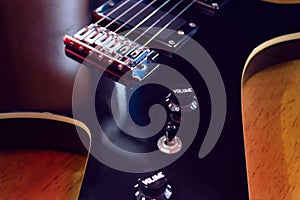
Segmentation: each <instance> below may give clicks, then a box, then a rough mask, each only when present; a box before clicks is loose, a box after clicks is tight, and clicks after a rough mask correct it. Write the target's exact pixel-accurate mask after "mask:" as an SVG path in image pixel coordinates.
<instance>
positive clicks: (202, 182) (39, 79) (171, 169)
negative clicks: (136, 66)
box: [0, 0, 300, 200]
mask: <svg viewBox="0 0 300 200" xmlns="http://www.w3.org/2000/svg"><path fill="white" fill-rule="evenodd" d="M132 1H133V2H136V1H134V0H132ZM66 2H68V3H69V4H70V5H71V4H72V5H75V4H76V3H78V5H79V7H80V5H81V6H82V7H81V8H78V7H72V6H70V7H69V6H67V5H65V4H64V5H63V3H62V1H51V3H49V2H47V3H45V2H41V1H34V0H32V1H28V2H27V3H28V6H29V7H30V8H31V9H33V10H34V9H39V10H40V13H39V14H41V15H42V17H40V18H38V17H34V16H32V15H31V14H32V13H30V14H28V12H25V11H24V10H23V11H20V13H21V14H22V13H23V12H25V14H26V15H29V16H30V17H27V16H25V15H24V16H21V17H20V16H18V13H17V12H16V13H15V16H18V19H21V18H23V17H24V19H26V21H24V22H22V20H19V21H18V22H19V25H20V24H24V27H30V29H28V30H27V29H26V31H25V32H26V35H20V38H21V39H20V41H22V42H23V43H20V44H22V45H19V46H18V48H17V50H16V48H12V47H17V46H16V45H17V43H14V42H13V41H15V38H14V35H13V36H10V35H11V34H12V32H14V33H15V36H17V35H18V34H17V31H19V30H20V29H19V28H20V27H17V26H16V27H15V26H13V25H10V24H12V23H11V20H12V22H14V23H15V22H16V21H15V20H13V19H14V16H9V17H11V19H8V18H3V19H2V20H1V21H0V22H1V23H2V24H3V26H4V27H6V28H7V29H5V30H3V31H1V32H2V33H0V35H1V34H3V35H1V38H0V42H1V44H3V46H4V48H1V55H2V56H3V59H2V60H3V61H4V62H3V66H4V67H1V69H0V70H1V78H2V80H1V82H4V84H1V85H0V87H1V91H2V93H1V95H2V94H4V95H3V98H2V97H1V98H0V104H1V105H0V106H1V110H2V111H8V110H24V109H25V110H28V109H29V110H46V111H49V112H56V113H63V114H68V115H72V116H73V117H74V118H76V119H78V120H80V121H83V122H84V123H85V124H86V125H87V126H88V127H89V128H90V129H91V134H92V137H91V141H92V145H91V154H90V157H89V160H88V165H87V169H86V173H85V176H84V180H83V184H82V187H81V191H80V199H83V200H94V199H95V200H96V199H101V200H102V199H103V200H119V199H125V200H130V199H136V198H137V199H145V200H148V199H149V200H150V199H151V198H143V197H142V196H141V191H144V192H145V193H147V189H145V188H143V189H141V190H139V188H137V187H135V186H136V184H137V183H139V184H140V182H141V181H145V184H144V187H146V186H149V185H151V183H152V182H155V181H162V180H164V181H165V180H166V179H167V181H168V182H167V184H166V185H163V187H164V188H166V190H168V191H167V192H166V193H164V194H165V196H159V195H158V194H156V192H157V191H154V194H156V197H152V199H158V200H160V199H168V197H169V196H170V194H171V193H172V194H171V199H174V200H186V199H199V200H202V199H203V200H206V199H207V200H214V199H228V200H233V199H234V200H235V199H236V200H243V199H249V196H248V188H247V174H246V162H245V160H246V159H245V152H244V143H243V130H242V119H241V77H242V71H243V66H244V64H245V62H246V59H247V57H248V55H249V54H250V53H251V51H252V50H253V49H254V48H255V47H257V46H258V45H259V44H261V43H262V42H264V41H266V40H268V39H271V38H274V37H276V36H280V35H283V34H288V33H294V32H299V31H300V25H299V21H300V14H299V13H300V5H298V4H296V5H279V4H272V3H267V2H261V1H237V0H236V1H235V0H232V1H229V2H228V3H227V4H226V5H225V6H224V7H223V8H222V9H221V10H220V11H219V12H218V13H217V14H216V15H214V16H211V15H206V14H205V13H203V12H201V11H200V7H199V6H198V5H197V4H194V5H192V6H191V7H190V8H189V9H188V10H187V11H186V12H184V13H183V14H182V15H180V18H181V19H183V20H185V21H186V22H187V23H190V22H193V23H194V24H196V25H197V31H194V32H193V31H191V32H190V34H191V35H192V38H193V40H194V41H197V43H198V44H200V45H201V46H202V47H203V48H204V49H205V51H206V52H207V53H208V55H209V56H210V57H211V58H212V60H213V63H214V66H216V69H217V70H218V71H219V74H220V77H221V78H222V81H223V83H224V84H223V86H224V91H225V97H226V98H225V101H223V99H222V98H223V96H222V94H221V93H220V96H218V94H219V93H218V92H216V91H214V92H216V93H215V96H216V97H217V99H216V102H218V100H220V102H219V103H220V104H218V105H223V104H222V102H223V103H224V104H225V107H226V112H225V115H224V117H225V118H224V119H225V121H224V125H223V122H222V121H220V122H218V121H213V122H212V116H214V115H215V114H216V115H218V109H217V110H214V109H215V107H214V102H213V101H212V97H211V94H212V91H211V89H210V85H209V84H212V83H214V81H215V80H211V82H210V83H208V82H207V80H208V79H207V77H205V76H203V75H202V74H199V73H197V71H196V70H195V69H194V68H193V65H192V64H191V63H188V61H187V60H185V59H184V58H182V57H180V55H179V54H180V51H185V52H188V51H190V52H191V54H192V53H193V49H188V47H189V42H190V41H187V43H186V44H185V45H183V46H182V47H181V48H180V49H179V50H178V54H177V53H174V54H173V55H172V56H171V57H169V56H170V55H169V54H168V53H166V51H167V49H164V50H159V49H157V52H158V53H159V54H160V55H162V56H161V57H158V60H156V62H157V63H162V64H164V65H167V66H171V67H172V68H174V69H176V70H177V71H179V72H180V74H182V75H183V76H184V77H185V78H186V79H187V80H188V81H189V84H190V85H191V87H192V88H193V90H194V94H195V96H196V98H197V108H196V109H194V110H192V111H189V112H186V113H181V114H178V113H176V112H174V111H170V109H169V108H168V104H166V98H167V96H168V95H169V94H170V92H172V91H171V90H170V88H168V87H164V86H161V85H159V84H155V83H151V80H155V78H157V77H158V78H159V77H160V75H161V74H163V75H165V72H164V71H163V70H164V67H159V68H158V69H156V70H154V72H153V73H152V74H151V75H150V76H149V77H147V79H146V82H145V83H147V81H149V83H151V84H149V85H147V84H144V85H143V86H141V87H139V85H138V84H136V85H127V86H123V85H122V84H123V83H122V84H120V83H116V82H119V81H120V82H121V79H122V78H121V79H119V78H120V77H117V80H111V78H107V77H106V76H102V72H99V71H100V70H99V69H97V68H94V67H90V66H83V65H82V66H81V67H79V64H78V63H77V62H76V61H73V60H72V59H70V58H68V57H66V56H65V55H64V52H63V51H64V50H63V48H64V47H63V42H62V41H61V40H62V37H63V35H64V34H74V33H76V32H77V31H78V30H79V29H80V28H82V27H83V26H86V25H88V24H89V22H91V21H92V20H95V16H94V18H93V17H92V15H90V18H88V16H87V13H90V14H91V13H92V12H93V11H94V10H95V9H97V8H99V6H100V5H102V4H103V3H105V1H102V0H101V1H100V0H97V1H89V2H83V1H76V2H75V3H74V2H73V1H66ZM148 2H149V1H148ZM158 2H160V3H162V2H164V1H158ZM176 2H178V1H174V2H173V4H175V3H176ZM189 2H190V1H186V3H185V4H186V5H187V4H188V3H189ZM1 3H3V6H2V5H1V6H0V7H1V8H3V9H5V8H7V9H8V8H9V9H10V11H11V10H12V8H13V7H14V6H15V5H14V3H15V4H16V5H18V6H19V7H20V6H22V5H23V3H22V2H19V1H18V2H17V1H16V2H13V1H11V2H9V1H3V2H1ZM1 3H0V4H1ZM68 3H66V4H68ZM73 3H74V4H73ZM145 4H147V3H145ZM60 5H61V6H65V7H64V8H63V9H62V8H61V9H57V6H60ZM76 5H77V4H76ZM156 7H157V5H155V6H154V8H156ZM40 8H42V9H40ZM69 8H70V9H76V11H79V10H80V11H82V13H79V12H78V16H79V17H78V16H77V13H76V12H75V13H74V12H70V13H71V14H70V13H68V15H66V16H64V14H62V13H63V12H62V11H63V10H68V9H69ZM51 9H52V11H53V13H56V16H54V17H53V16H52V15H53V14H52V12H51ZM83 10H84V11H83ZM179 10H180V9H179ZM164 12H166V11H164ZM1 13H4V15H8V14H9V13H10V12H1ZM49 16H51V17H49ZM57 16H59V17H61V18H65V17H69V18H68V20H63V21H62V22H61V23H59V21H58V20H57V18H55V17H57ZM76 16H77V18H80V19H81V21H80V22H78V23H77V22H76V23H75V22H74V20H76V19H77V18H76ZM83 17H86V18H84V19H82V18H83ZM16 18H17V17H16ZM73 18H74V19H73ZM29 19H30V20H32V23H35V26H32V27H31V26H30V23H31V22H30V20H29ZM88 20H90V21H88ZM20 21H21V22H20ZM39 22H41V23H39ZM25 24H26V25H25ZM50 27H55V29H54V28H53V30H52V31H51V28H50ZM40 31H42V32H43V34H44V35H43V36H41V37H39V36H40V34H39V32H40ZM31 33H32V34H31ZM28 35H32V36H30V37H32V38H31V39H32V40H29V39H27V38H28V37H27V36H28ZM5 39H7V40H5ZM17 41H19V40H17ZM20 41H19V42H20ZM54 41H55V42H54ZM18 44H19V43H18ZM53 44H55V45H53ZM47 45H48V47H49V48H45V49H44V51H41V50H40V49H39V48H38V47H41V46H47ZM8 47H11V48H8ZM50 47H51V48H50ZM53 48H55V49H54V50H53ZM27 49H29V50H30V53H28V55H27V54H26V53H24V52H26V51H27ZM20 52H21V53H20ZM41 52H43V55H44V57H42V55H41ZM22 53H23V54H22ZM196 53H197V52H196ZM67 54H68V52H67ZM8 55H9V56H8ZM68 56H70V57H72V55H70V54H69V55H68ZM73 57H74V55H73ZM75 57H76V55H75ZM4 58H5V59H4ZM54 58H55V59H54ZM79 60H80V59H79ZM43 61H47V63H46V64H45V66H43V65H42V64H43ZM81 61H82V60H81ZM18 65H19V66H20V67H18V68H17V66H18ZM11 66H13V67H11ZM66 66H67V67H66ZM14 67H15V68H14ZM64 67H66V68H64ZM203 67H205V66H203ZM31 69H34V70H31ZM78 69H79V71H77V70H78ZM68 70H69V71H68ZM58 71H59V72H58ZM29 72H30V73H31V72H32V74H31V75H30V73H29ZM56 72H57V74H56ZM12 73H15V74H17V76H14V75H12ZM76 73H77V77H76ZM3 74H8V75H7V76H6V75H3ZM78 74H80V75H79V76H78ZM2 76H3V77H2ZM109 76H111V74H110V75H109ZM9 77H14V78H12V79H9ZM80 77H83V79H80ZM160 78H161V79H164V80H169V79H170V77H166V76H165V78H164V77H160ZM11 80H14V81H11ZM21 80H22V81H21ZM43 80H44V81H43ZM90 80H92V81H91V82H90ZM12 82H13V84H11V83H12ZM154 82H155V81H154ZM24 83H28V84H24ZM51 84H52V86H51ZM169 84H170V85H171V86H174V88H176V87H177V86H178V85H177V82H176V78H175V79H170V80H169ZM73 85H74V88H75V89H74V88H73ZM125 85H126V84H125ZM179 85H181V83H179ZM29 86H30V87H32V89H30V92H31V93H30V94H29V93H26V91H28V90H29V89H28V88H29ZM25 87H26V88H25ZM76 87H78V88H77V89H79V90H77V93H76ZM81 87H82V88H81ZM188 87H190V86H188ZM12 88H14V89H15V90H16V91H18V92H11V91H12ZM19 88H23V89H22V90H23V92H22V91H21V89H19ZM24 88H25V89H24ZM116 88H117V91H115V90H116ZM132 88H137V90H134V89H132ZM174 88H172V89H174ZM24 91H25V92H24ZM43 91H45V92H43ZM78 91H80V92H81V93H80V92H78ZM221 91H222V90H221ZM118 92H119V93H118ZM42 94H43V95H42ZM26 95H27V96H26ZM41 95H42V97H41ZM74 95H75V96H74ZM76 95H77V97H82V98H80V99H81V100H82V101H76V100H78V99H76ZM29 96H30V98H29ZM112 97H114V98H113V100H111V99H112ZM10 99H13V100H10ZM190 99H193V98H190ZM90 102H92V104H90ZM124 102H128V103H124ZM174 102H175V103H176V102H177V100H176V98H175V100H174ZM72 104H73V108H72ZM154 104H160V105H161V106H162V107H163V108H164V109H163V110H165V111H163V112H162V114H161V116H160V115H159V116H155V115H151V114H150V116H149V110H150V108H151V107H152V106H153V105H154ZM76 106H79V107H80V108H83V109H84V108H86V106H88V107H89V108H90V109H92V110H93V112H94V113H93V115H90V113H89V112H87V113H85V111H84V110H83V111H84V112H83V113H85V114H82V113H81V112H78V110H77V109H76V108H77V107H76ZM127 111H128V112H129V113H130V116H128V115H125V114H127ZM215 111H216V113H215ZM124 113H125V114H124ZM81 114H82V115H81ZM223 114H224V113H223ZM220 115H222V112H221V114H220ZM124 116H125V117H124ZM130 117H132V120H133V121H134V122H135V123H136V124H137V125H138V126H141V127H143V126H147V125H148V124H149V123H150V121H151V120H155V118H159V119H163V121H162V122H161V123H162V124H163V126H161V127H160V128H159V130H156V131H157V132H152V133H150V134H149V133H147V134H146V135H145V134H143V132H139V131H137V130H139V129H138V128H135V127H126V126H129V125H130V123H131V122H130ZM118 120H119V121H120V124H121V125H122V127H120V126H121V125H120V124H117V123H116V121H118ZM158 121H159V120H158ZM170 121H172V122H173V123H174V124H175V125H176V127H177V128H178V127H179V128H180V127H188V126H190V125H191V126H193V127H196V130H197V131H196V132H195V133H193V130H194V129H195V128H193V129H192V128H191V130H189V129H185V131H184V133H180V134H182V135H180V134H177V136H178V137H179V138H180V139H182V142H183V143H182V146H183V147H182V150H181V151H179V152H178V153H177V154H172V155H170V154H165V153H162V152H160V151H159V150H158V147H157V141H158V140H159V139H160V138H161V137H162V136H163V135H164V134H165V132H166V128H165V127H166V126H165V125H164V124H166V123H167V122H170ZM189 123H191V124H189ZM211 123H214V124H215V125H218V124H219V125H221V126H222V131H221V132H220V137H219V138H218V137H214V140H215V141H211V140H210V139H207V138H206V137H207V133H208V130H210V126H211ZM99 125H100V126H101V129H102V130H101V131H99ZM160 125H161V124H160ZM94 126H95V127H96V128H94ZM125 128H127V129H126V130H132V133H127V132H126V131H124V129H125ZM139 133H141V135H139ZM183 134H184V135H183ZM189 134H195V137H194V138H192V139H191V138H189V137H188V139H191V140H188V142H186V141H185V137H186V136H189ZM215 134H218V133H215ZM139 136H140V137H139ZM103 141H109V142H110V143H109V144H111V145H110V146H108V147H107V148H106V149H104V150H105V151H103V149H101V148H102V146H101V145H103V143H101V142H103ZM207 141H210V142H212V143H214V142H215V145H213V146H212V148H211V149H210V148H206V149H208V150H207V152H205V153H203V152H202V154H201V153H200V151H201V149H202V150H203V148H204V147H206V146H207V145H208V146H209V144H208V143H207ZM104 143H105V142H104ZM100 147H101V148H100ZM110 147H111V148H112V151H114V152H112V153H111V154H109V150H110ZM115 147H117V149H121V150H120V151H119V150H116V151H115V150H114V148H115ZM95 152H96V153H95ZM102 152H103V153H104V154H105V156H106V158H107V157H108V160H110V161H112V163H113V164H109V163H105V162H101V161H99V160H101V159H99V155H100V156H101V155H102V154H101V153H102ZM124 152H125V153H124ZM151 152H157V153H160V154H159V156H158V157H155V158H159V159H154V160H149V159H148V157H147V156H146V155H148V153H151ZM118 153H119V154H120V155H121V156H122V153H124V155H130V157H126V156H124V157H125V158H127V161H126V162H124V161H123V160H118V157H115V155H116V154H118ZM126 153H128V154H126ZM143 154H144V155H145V157H142V156H141V155H143ZM110 155H111V157H109V156H110ZM137 155H138V156H141V157H138V156H137ZM135 156H137V157H135ZM170 157H171V160H172V162H169V160H168V159H170ZM138 159H140V160H141V163H143V165H141V166H147V164H148V165H149V167H145V168H139V167H136V169H135V166H133V168H134V169H132V170H130V166H132V165H134V163H135V162H136V161H137V160H138ZM165 163H168V164H165ZM159 166H162V167H159ZM126 167H127V168H126ZM160 172H162V173H163V176H162V175H161V174H160ZM154 175H155V176H154ZM139 178H141V180H140V181H139ZM147 178H149V179H147ZM165 178H166V179H165ZM146 180H147V181H148V185H147V183H146V182H147V181H146ZM159 184H160V183H159ZM159 184H158V185H155V187H156V189H157V188H160V186H162V185H159ZM163 184H164V183H163ZM168 184H169V185H170V186H171V187H170V186H168ZM151 186H152V185H151ZM152 189H153V188H152ZM158 190H159V189H158ZM137 191H138V193H137ZM148 192H149V191H148ZM152 192H153V191H152ZM158 193H160V194H161V191H159V192H158ZM154 196H155V195H154ZM158 196H159V197H158Z"/></svg>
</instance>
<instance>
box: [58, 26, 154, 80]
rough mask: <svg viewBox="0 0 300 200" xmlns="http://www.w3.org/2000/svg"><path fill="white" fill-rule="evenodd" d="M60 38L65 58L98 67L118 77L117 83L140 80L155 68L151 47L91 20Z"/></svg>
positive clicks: (113, 76)
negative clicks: (118, 81)
mask: <svg viewBox="0 0 300 200" xmlns="http://www.w3.org/2000/svg"><path fill="white" fill-rule="evenodd" d="M63 40H64V43H65V45H66V48H65V52H66V54H67V55H68V56H69V57H71V58H74V59H76V60H78V61H79V62H83V61H86V63H88V64H91V65H93V66H96V67H98V68H101V69H102V70H105V72H108V73H109V74H108V75H109V76H110V77H111V78H113V79H118V80H120V78H122V80H121V82H124V80H125V81H127V82H128V81H129V82H130V81H131V80H136V81H137V82H142V81H143V80H144V79H145V78H146V77H147V76H148V75H149V74H150V73H151V72H152V71H153V70H155V69H156V68H157V67H158V64H155V63H154V62H155V58H156V57H157V56H158V53H156V52H155V51H154V50H151V49H149V48H148V47H145V46H142V45H140V44H138V43H136V42H134V41H132V40H130V39H128V38H125V37H123V36H121V35H119V34H117V33H115V32H113V31H110V30H108V29H106V28H104V27H102V26H100V25H97V24H93V23H92V24H90V25H89V26H87V27H84V28H82V29H81V30H79V31H78V32H77V33H75V34H74V35H73V36H68V35H65V36H64V38H63ZM106 66H107V68H106ZM129 71H131V73H127V72H129ZM128 74H130V75H128ZM123 76H124V77H123Z"/></svg>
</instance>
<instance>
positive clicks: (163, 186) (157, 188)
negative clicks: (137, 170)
mask: <svg viewBox="0 0 300 200" xmlns="http://www.w3.org/2000/svg"><path fill="white" fill-rule="evenodd" d="M134 188H135V198H136V199H137V200H168V199H170V198H171V195H172V187H171V186H170V185H169V184H168V180H167V178H166V177H165V175H164V174H163V173H162V172H158V173H157V174H154V175H152V176H150V177H146V178H143V179H139V180H138V183H137V184H136V185H135V186H134Z"/></svg>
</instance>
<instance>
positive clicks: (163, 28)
mask: <svg viewBox="0 0 300 200" xmlns="http://www.w3.org/2000/svg"><path fill="white" fill-rule="evenodd" d="M195 2H196V0H193V1H192V2H190V3H189V4H188V5H187V6H186V7H185V8H184V9H182V10H181V11H180V12H179V13H178V14H177V15H176V16H175V17H174V18H173V19H172V20H171V21H169V22H168V23H167V24H166V25H165V26H164V27H162V28H161V29H160V30H159V31H158V32H157V33H156V34H155V35H153V36H152V37H151V38H150V39H149V40H148V41H147V42H146V43H145V44H143V46H142V48H144V47H145V46H146V45H147V44H149V43H150V42H152V40H154V39H155V38H156V37H157V36H158V35H159V34H160V33H161V32H162V31H164V30H165V29H166V28H167V27H168V26H169V25H170V24H171V23H172V22H174V21H175V20H176V19H177V18H178V17H179V16H180V15H182V14H183V13H184V12H185V11H186V10H187V9H188V8H189V7H191V6H192V5H193V4H194V3H195Z"/></svg>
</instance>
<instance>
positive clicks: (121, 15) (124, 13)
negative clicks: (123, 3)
mask: <svg viewBox="0 0 300 200" xmlns="http://www.w3.org/2000/svg"><path fill="white" fill-rule="evenodd" d="M142 2H143V0H140V1H138V2H136V3H135V4H134V5H133V6H131V7H130V8H128V9H126V11H125V12H123V13H122V14H120V15H119V16H118V17H116V18H115V19H114V20H112V21H111V22H110V23H109V24H107V25H106V26H105V28H108V27H109V26H110V25H112V24H113V23H115V22H116V21H117V20H119V19H120V18H121V17H123V16H124V15H126V14H127V13H128V12H129V11H131V10H132V9H133V8H135V7H136V6H138V5H139V4H140V3H142Z"/></svg>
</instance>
